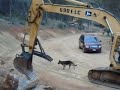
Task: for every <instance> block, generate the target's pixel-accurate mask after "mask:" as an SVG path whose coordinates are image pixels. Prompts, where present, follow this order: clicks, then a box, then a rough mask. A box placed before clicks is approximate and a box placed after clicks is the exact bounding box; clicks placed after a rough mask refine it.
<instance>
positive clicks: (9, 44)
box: [0, 20, 117, 90]
mask: <svg viewBox="0 0 120 90" xmlns="http://www.w3.org/2000/svg"><path fill="white" fill-rule="evenodd" d="M23 31H24V27H23V26H20V25H12V24H9V22H7V21H4V20H0V79H1V77H2V73H4V72H8V73H12V74H16V75H19V76H22V74H20V73H19V72H18V71H17V70H16V69H15V68H14V66H13V59H14V58H15V55H16V54H17V53H19V54H20V53H21V47H20V44H21V39H22V34H23ZM80 34H81V32H80V31H79V30H73V29H71V30H55V29H54V30H51V29H47V30H40V31H39V33H38V39H39V40H40V42H41V43H42V46H43V48H44V49H45V52H46V53H47V54H49V55H50V56H51V57H52V58H53V61H52V62H48V61H46V60H44V59H43V58H39V57H36V56H34V59H33V67H34V70H35V72H36V74H37V76H38V77H39V83H38V86H37V88H35V89H33V90H40V86H41V85H44V86H51V87H53V90H117V89H115V88H110V87H106V86H102V85H97V84H93V83H91V82H90V81H89V80H88V77H87V74H88V71H89V70H90V69H93V68H96V67H107V66H109V50H110V44H109V40H110V37H106V36H103V35H102V34H101V32H99V33H94V34H95V35H97V36H98V37H99V38H100V40H101V41H102V53H83V52H82V50H80V49H79V48H78V39H79V36H80ZM59 60H71V61H73V62H74V63H75V64H77V66H76V68H75V69H74V68H72V67H71V69H68V67H66V69H64V70H63V69H62V68H63V67H62V66H61V65H58V64H57V63H58V61H59ZM1 80H2V79H1ZM41 90H42V89H41ZM47 90H48V89H47ZM49 90H52V89H49Z"/></svg>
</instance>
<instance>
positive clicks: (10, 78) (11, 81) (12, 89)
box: [0, 74, 19, 90]
mask: <svg viewBox="0 0 120 90" xmlns="http://www.w3.org/2000/svg"><path fill="white" fill-rule="evenodd" d="M18 83H19V80H18V79H17V78H16V77H15V76H14V75H11V74H7V75H5V78H4V79H3V81H2V84H1V87H0V88H1V89H2V90H17V88H18Z"/></svg>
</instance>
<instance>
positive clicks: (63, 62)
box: [58, 60, 77, 69]
mask: <svg viewBox="0 0 120 90" xmlns="http://www.w3.org/2000/svg"><path fill="white" fill-rule="evenodd" d="M58 64H61V65H63V69H64V68H65V66H66V65H69V69H70V67H71V66H73V67H74V69H75V66H77V65H75V64H74V63H73V62H72V61H60V60H59V62H58Z"/></svg>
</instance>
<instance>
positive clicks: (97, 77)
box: [88, 67, 120, 89]
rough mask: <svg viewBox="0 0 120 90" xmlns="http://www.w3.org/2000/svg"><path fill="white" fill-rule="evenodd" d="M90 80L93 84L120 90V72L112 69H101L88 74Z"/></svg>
mask: <svg viewBox="0 0 120 90" xmlns="http://www.w3.org/2000/svg"><path fill="white" fill-rule="evenodd" d="M88 78H89V80H90V81H91V82H92V83H95V84H99V85H104V86H108V87H111V88H116V89H120V70H113V69H111V68H110V67H99V68H96V69H92V70H90V71H89V72H88Z"/></svg>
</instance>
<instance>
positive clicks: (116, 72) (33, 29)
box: [14, 0, 120, 86]
mask: <svg viewBox="0 0 120 90" xmlns="http://www.w3.org/2000/svg"><path fill="white" fill-rule="evenodd" d="M48 1H49V2H50V3H44V1H43V0H32V2H31V7H30V9H29V11H28V27H29V28H28V30H27V34H29V44H28V45H27V44H25V43H24V42H25V37H24V38H23V43H22V44H21V47H22V53H21V54H17V55H16V57H15V59H14V66H15V68H16V69H17V70H18V71H19V72H21V73H22V74H25V75H26V76H27V78H28V80H33V79H34V78H36V74H35V72H34V70H33V66H32V59H33V55H37V56H39V57H42V58H44V59H46V60H48V61H52V60H53V59H52V58H51V57H50V56H49V55H47V54H46V53H45V51H44V49H43V48H42V46H41V44H40V42H39V40H38V38H37V32H38V28H39V25H40V23H41V21H42V16H43V12H51V13H58V14H63V15H68V16H73V17H76V18H83V19H87V20H92V21H95V22H98V23H100V24H102V25H104V26H105V27H106V28H109V29H110V31H111V33H112V35H113V37H114V39H113V42H112V44H111V50H110V56H109V60H110V65H109V67H100V68H96V69H92V70H90V71H89V72H88V78H89V80H90V81H92V82H94V83H98V84H99V83H100V84H105V83H109V84H115V85H118V86H119V85H120V57H119V56H117V57H118V58H117V59H116V54H117V53H118V54H119V53H120V48H119V46H120V21H119V20H118V19H117V18H116V17H115V16H114V15H113V14H111V13H109V12H107V11H105V10H103V9H100V8H94V7H92V6H91V5H89V4H86V3H82V2H79V1H76V0H65V1H68V2H71V3H74V4H76V5H74V6H73V5H61V4H53V3H52V2H51V1H50V0H48ZM25 36H26V34H25ZM36 45H38V46H39V47H40V51H36V50H35V46H36ZM25 48H28V49H29V51H26V50H25ZM35 80H36V79H35ZM34 85H35V84H34Z"/></svg>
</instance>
